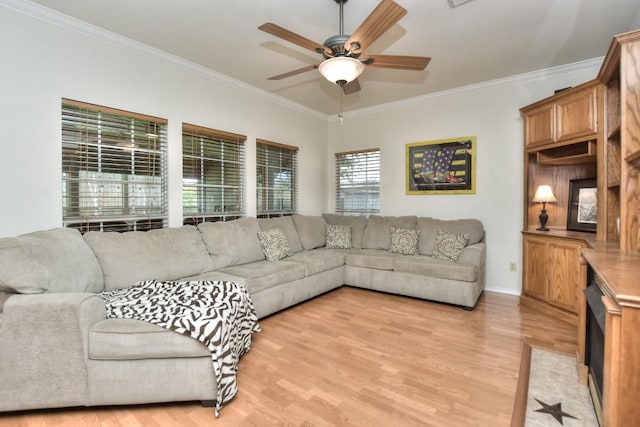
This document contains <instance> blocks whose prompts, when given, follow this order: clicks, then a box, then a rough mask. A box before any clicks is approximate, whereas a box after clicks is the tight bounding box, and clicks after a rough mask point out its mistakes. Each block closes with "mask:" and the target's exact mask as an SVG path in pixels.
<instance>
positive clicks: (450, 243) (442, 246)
mask: <svg viewBox="0 0 640 427" xmlns="http://www.w3.org/2000/svg"><path fill="white" fill-rule="evenodd" d="M468 241H469V234H466V233H465V234H453V233H449V232H448V231H444V230H438V231H436V243H435V245H434V247H433V257H434V258H437V259H446V260H450V261H453V262H458V257H459V256H460V252H462V250H463V249H464V248H465V246H467V242H468Z"/></svg>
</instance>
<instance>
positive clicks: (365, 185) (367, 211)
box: [335, 148, 381, 216]
mask: <svg viewBox="0 0 640 427" xmlns="http://www.w3.org/2000/svg"><path fill="white" fill-rule="evenodd" d="M350 160H352V161H356V160H362V161H363V162H364V164H363V168H362V167H361V168H360V169H359V170H358V173H357V175H362V174H364V182H362V183H360V184H356V179H355V178H354V175H355V174H354V173H353V170H352V171H351V173H350V174H349V176H351V178H352V179H351V181H352V184H351V185H347V184H346V182H345V180H344V179H343V178H344V177H345V176H346V175H347V174H346V172H345V171H344V168H345V167H347V162H348V161H350ZM380 160H381V157H380V149H379V148H369V149H365V150H355V151H345V152H341V153H335V212H336V213H337V214H341V215H354V216H359V215H376V214H379V213H380V164H381V161H380ZM371 178H374V179H373V180H372V181H370V179H371ZM346 179H348V178H346ZM360 181H362V179H360ZM358 188H360V192H359V193H357V191H356V190H358ZM347 190H352V193H353V194H354V195H355V194H364V195H365V197H364V205H365V207H363V208H360V209H359V208H357V207H354V204H355V200H352V201H351V203H350V204H351V208H348V207H347V206H346V205H347V204H346V203H345V192H347ZM372 196H373V197H372Z"/></svg>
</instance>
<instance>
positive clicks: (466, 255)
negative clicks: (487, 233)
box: [458, 242, 487, 268]
mask: <svg viewBox="0 0 640 427" xmlns="http://www.w3.org/2000/svg"><path fill="white" fill-rule="evenodd" d="M486 258H487V244H486V243H484V242H478V243H474V244H473V245H469V246H467V247H465V248H464V249H463V250H462V252H460V256H459V258H458V262H459V263H460V264H467V265H475V266H477V267H482V268H484V264H485V261H486Z"/></svg>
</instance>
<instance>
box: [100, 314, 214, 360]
mask: <svg viewBox="0 0 640 427" xmlns="http://www.w3.org/2000/svg"><path fill="white" fill-rule="evenodd" d="M183 357H211V352H209V350H208V349H207V347H205V346H204V345H203V344H202V343H200V342H199V341H198V340H195V339H193V338H190V337H188V336H185V335H182V334H179V333H177V332H173V331H170V330H168V329H164V328H161V327H160V326H156V325H154V324H151V323H148V322H143V321H141V320H133V319H106V320H102V321H100V322H98V323H96V324H94V325H93V327H92V328H91V330H90V331H89V359H93V360H141V359H168V358H183Z"/></svg>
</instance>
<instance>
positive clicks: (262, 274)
mask: <svg viewBox="0 0 640 427" xmlns="http://www.w3.org/2000/svg"><path fill="white" fill-rule="evenodd" d="M220 271H222V272H223V273H228V274H232V275H234V276H239V277H242V278H243V279H244V280H245V287H246V288H247V291H249V294H254V293H257V292H260V291H263V290H265V289H267V288H272V287H274V286H276V285H280V284H282V283H287V282H292V281H294V280H299V279H302V278H304V265H302V264H300V263H298V262H290V261H277V262H269V261H257V262H252V263H249V264H241V265H234V266H231V267H226V268H223V269H222V270H220Z"/></svg>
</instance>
